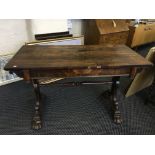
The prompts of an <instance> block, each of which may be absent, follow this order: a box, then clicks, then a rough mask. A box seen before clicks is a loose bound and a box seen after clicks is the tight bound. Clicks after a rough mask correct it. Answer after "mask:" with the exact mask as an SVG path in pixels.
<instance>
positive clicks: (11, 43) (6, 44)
mask: <svg viewBox="0 0 155 155" xmlns="http://www.w3.org/2000/svg"><path fill="white" fill-rule="evenodd" d="M28 40H29V39H28V34H27V27H26V22H25V20H24V19H1V20H0V55H2V54H8V53H14V52H16V51H17V50H18V49H19V48H20V47H21V46H22V45H23V44H24V43H25V42H27V41H28Z"/></svg>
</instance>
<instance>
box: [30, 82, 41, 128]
mask: <svg viewBox="0 0 155 155" xmlns="http://www.w3.org/2000/svg"><path fill="white" fill-rule="evenodd" d="M32 84H33V88H34V92H35V96H36V104H35V113H34V116H33V119H32V129H40V128H41V127H42V122H41V112H40V110H41V109H40V106H41V94H40V88H39V82H38V80H36V79H33V80H32Z"/></svg>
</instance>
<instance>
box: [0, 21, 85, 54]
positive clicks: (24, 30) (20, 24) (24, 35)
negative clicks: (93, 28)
mask: <svg viewBox="0 0 155 155" xmlns="http://www.w3.org/2000/svg"><path fill="white" fill-rule="evenodd" d="M71 21H72V30H71V32H72V34H73V35H74V36H79V35H82V34H83V32H82V23H83V22H82V20H80V19H72V20H71ZM47 30H48V31H47ZM49 30H50V31H51V32H54V31H57V32H58V31H59V32H60V31H66V30H67V20H52V19H49V20H34V19H33V20H31V19H26V20H25V19H0V55H3V54H9V53H14V52H17V51H18V49H19V48H20V47H21V46H22V45H24V44H25V42H29V41H34V40H35V38H34V34H35V33H36V32H37V33H38V32H41V31H42V32H43V31H44V33H46V32H49V33H50V31H49Z"/></svg>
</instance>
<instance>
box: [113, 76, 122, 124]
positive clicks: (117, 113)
mask: <svg viewBox="0 0 155 155" xmlns="http://www.w3.org/2000/svg"><path fill="white" fill-rule="evenodd" d="M119 80H120V77H113V78H112V87H111V96H112V102H113V106H114V107H113V108H114V122H115V123H118V124H120V123H122V117H121V112H120V109H119V103H118V87H119V84H120V82H119Z"/></svg>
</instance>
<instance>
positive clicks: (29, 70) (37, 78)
mask: <svg viewBox="0 0 155 155" xmlns="http://www.w3.org/2000/svg"><path fill="white" fill-rule="evenodd" d="M149 66H152V64H151V63H150V62H149V61H147V60H146V59H144V58H143V57H142V56H140V55H139V54H137V53H136V52H134V51H133V50H132V49H130V48H129V47H127V46H125V45H115V46H112V45H106V46H103V45H69V46H42V45H24V46H23V47H21V49H20V50H19V51H18V52H17V53H16V54H15V56H14V57H13V58H12V59H11V60H10V61H9V62H8V64H7V65H6V66H5V70H7V71H10V72H11V73H16V74H17V75H18V76H19V77H22V78H24V79H25V80H26V81H31V82H32V84H33V87H34V92H35V95H36V103H35V113H34V117H33V119H32V128H33V129H39V128H41V127H42V118H41V94H40V89H39V86H40V85H41V84H42V83H41V80H46V79H49V78H68V77H92V78H94V77H112V81H97V82H92V81H83V82H69V83H60V82H56V83H55V84H64V85H68V84H70V85H75V86H78V85H81V84H109V83H111V84H112V87H111V99H112V102H113V107H114V108H113V112H114V113H113V116H114V122H115V123H121V122H122V118H121V113H120V110H119V102H118V97H117V91H118V86H119V79H120V77H121V76H129V77H134V75H135V74H136V72H137V71H138V70H139V69H143V68H144V67H149Z"/></svg>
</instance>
